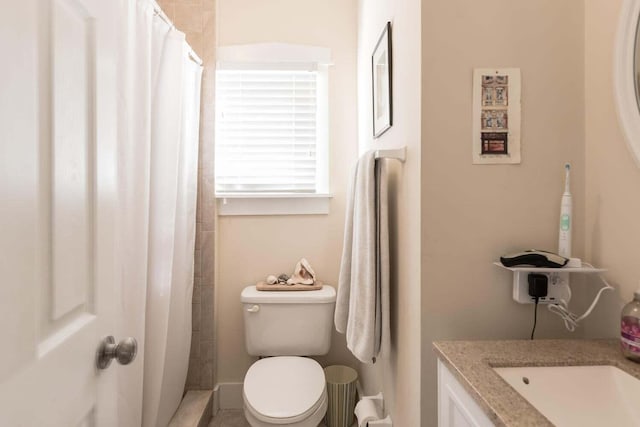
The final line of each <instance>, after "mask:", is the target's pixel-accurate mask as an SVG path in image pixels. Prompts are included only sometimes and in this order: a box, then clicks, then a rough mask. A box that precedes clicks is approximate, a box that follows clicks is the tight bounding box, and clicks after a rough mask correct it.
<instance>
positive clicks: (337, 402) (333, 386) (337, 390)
mask: <svg viewBox="0 0 640 427" xmlns="http://www.w3.org/2000/svg"><path fill="white" fill-rule="evenodd" d="M324 376H325V378H326V381H327V397H328V407H327V415H326V416H325V423H326V424H327V427H350V426H351V425H352V424H353V417H354V415H353V410H354V408H355V406H356V383H357V382H358V373H357V372H356V371H355V369H352V368H349V367H348V366H340V365H333V366H327V367H326V368H324Z"/></svg>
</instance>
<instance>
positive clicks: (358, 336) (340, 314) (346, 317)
mask: <svg viewBox="0 0 640 427" xmlns="http://www.w3.org/2000/svg"><path fill="white" fill-rule="evenodd" d="M387 218H388V217H387V177H386V170H385V165H384V162H383V161H378V162H376V159H375V153H374V152H373V151H370V152H367V153H365V154H364V155H363V156H362V157H361V158H360V159H359V160H358V163H357V165H356V168H355V173H354V179H353V182H352V184H351V191H350V194H349V199H348V201H347V211H346V221H345V230H344V233H345V234H344V248H343V252H342V263H341V265H340V278H339V280H338V297H337V301H336V311H335V325H336V330H337V331H338V332H341V333H345V332H346V335H347V347H348V348H349V350H351V352H352V353H353V354H354V355H355V356H356V357H357V358H358V360H360V361H362V362H364V363H371V362H375V359H376V357H378V355H380V356H386V355H388V353H389V343H390V340H389V338H390V337H389V330H390V328H389V227H388V219H387Z"/></svg>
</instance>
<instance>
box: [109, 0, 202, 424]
mask: <svg viewBox="0 0 640 427" xmlns="http://www.w3.org/2000/svg"><path fill="white" fill-rule="evenodd" d="M124 8H125V13H126V20H125V24H124V27H125V28H124V29H123V31H122V43H121V53H122V54H121V64H120V70H121V82H120V88H121V90H120V96H119V106H118V107H119V113H120V115H119V119H120V126H119V127H120V149H119V154H120V155H119V161H120V165H121V166H120V171H119V178H120V194H121V195H122V203H121V218H120V222H121V230H122V233H121V236H120V240H121V244H120V247H121V248H122V250H123V255H122V256H123V259H122V260H121V265H122V283H123V287H122V290H121V295H120V300H121V306H122V312H123V318H122V320H121V321H120V324H119V325H118V331H122V336H125V335H131V336H135V337H137V338H138V342H139V355H138V358H139V359H138V363H143V365H144V367H143V369H144V373H142V369H138V370H119V372H118V376H119V378H118V380H119V399H118V403H119V418H120V420H121V423H120V425H121V426H132V427H133V426H140V425H142V426H145V427H146V426H153V427H156V426H160V427H164V426H166V425H167V424H168V422H169V420H170V418H171V416H172V415H173V413H174V411H175V409H176V408H177V406H178V404H179V403H180V399H181V397H182V393H183V390H184V385H185V381H186V375H187V367H188V360H189V350H190V343H191V298H192V292H193V259H194V247H195V220H196V212H195V209H196V194H197V164H198V135H199V133H198V129H199V111H200V81H201V72H202V68H201V66H200V65H198V64H196V63H195V62H193V61H192V60H191V59H190V58H189V55H188V52H189V48H188V46H187V44H186V42H185V36H184V34H183V33H181V32H179V31H177V30H175V29H172V28H169V26H168V25H167V24H166V23H165V22H164V21H163V20H162V19H161V18H159V17H158V16H155V13H154V7H153V5H152V4H151V3H150V2H149V1H148V0H136V1H125V6H124ZM141 406H142V408H141Z"/></svg>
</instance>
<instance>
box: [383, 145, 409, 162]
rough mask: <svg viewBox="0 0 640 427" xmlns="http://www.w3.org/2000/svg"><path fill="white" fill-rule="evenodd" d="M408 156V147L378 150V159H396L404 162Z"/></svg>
mask: <svg viewBox="0 0 640 427" xmlns="http://www.w3.org/2000/svg"><path fill="white" fill-rule="evenodd" d="M406 158H407V147H402V148H389V149H380V150H376V159H395V160H400V161H401V162H403V163H404V161H405V159H406Z"/></svg>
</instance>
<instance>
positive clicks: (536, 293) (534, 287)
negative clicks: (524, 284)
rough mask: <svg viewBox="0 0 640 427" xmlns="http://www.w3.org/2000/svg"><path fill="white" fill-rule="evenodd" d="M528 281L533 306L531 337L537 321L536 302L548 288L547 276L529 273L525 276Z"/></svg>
mask: <svg viewBox="0 0 640 427" xmlns="http://www.w3.org/2000/svg"><path fill="white" fill-rule="evenodd" d="M527 281H528V282H529V295H530V296H531V297H533V300H534V302H535V306H534V308H533V328H531V339H533V336H534V335H535V333H536V324H537V323H538V303H539V302H540V298H543V297H546V296H547V293H548V288H549V278H548V277H547V276H546V275H545V274H536V273H531V274H529V275H528V276H527Z"/></svg>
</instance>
